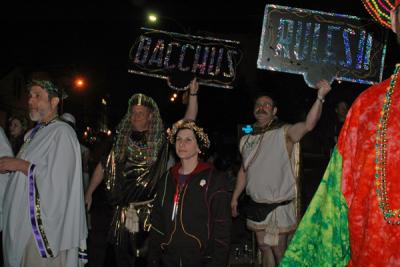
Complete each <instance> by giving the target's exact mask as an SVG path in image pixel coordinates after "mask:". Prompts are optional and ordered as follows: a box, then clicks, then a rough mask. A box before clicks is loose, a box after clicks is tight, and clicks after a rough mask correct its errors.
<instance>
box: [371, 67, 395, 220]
mask: <svg viewBox="0 0 400 267" xmlns="http://www.w3.org/2000/svg"><path fill="white" fill-rule="evenodd" d="M399 70H400V64H397V65H396V69H395V72H394V74H393V75H392V77H391V81H390V85H389V86H388V88H387V90H386V94H385V99H384V102H383V106H382V111H381V113H380V114H381V115H380V118H379V122H378V125H377V130H376V143H375V164H376V165H375V188H376V189H375V191H376V195H377V198H378V205H379V208H380V209H381V211H382V213H383V217H384V219H385V220H386V222H387V223H388V224H395V225H400V209H392V208H391V207H390V205H389V195H388V193H387V181H386V161H387V138H386V131H387V122H388V119H389V114H390V107H391V104H392V94H393V91H394V88H395V86H396V82H397V77H398V73H399Z"/></svg>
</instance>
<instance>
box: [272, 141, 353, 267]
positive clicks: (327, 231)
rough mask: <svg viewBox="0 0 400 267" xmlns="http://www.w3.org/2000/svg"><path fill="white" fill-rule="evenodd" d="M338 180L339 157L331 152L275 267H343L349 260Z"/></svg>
mask: <svg viewBox="0 0 400 267" xmlns="http://www.w3.org/2000/svg"><path fill="white" fill-rule="evenodd" d="M341 177H342V157H341V155H340V154H339V152H338V151H337V149H336V148H335V150H334V153H333V155H332V158H331V160H330V162H329V164H328V167H327V169H326V171H325V174H324V177H323V178H322V181H321V184H320V186H319V187H318V190H317V192H316V193H315V195H314V197H313V199H312V201H311V203H310V205H309V207H308V209H307V211H306V213H305V214H304V216H303V219H302V220H301V222H300V224H299V226H298V228H297V230H296V232H295V235H294V237H293V239H292V242H291V243H290V245H289V247H288V249H287V250H286V253H285V255H284V257H283V259H282V261H281V263H280V265H279V266H282V267H284V266H293V267H294V266H296V267H298V266H347V264H348V262H349V260H350V243H349V232H348V220H347V213H348V208H347V204H346V200H345V198H344V196H343V193H342V188H341Z"/></svg>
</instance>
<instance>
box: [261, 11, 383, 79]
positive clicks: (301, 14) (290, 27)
mask: <svg viewBox="0 0 400 267" xmlns="http://www.w3.org/2000/svg"><path fill="white" fill-rule="evenodd" d="M386 40H387V31H386V30H385V29H384V28H382V27H380V26H379V25H378V24H375V23H374V22H373V21H371V20H365V19H360V18H358V17H354V16H347V15H340V14H333V13H325V12H319V11H313V10H307V9H299V8H292V7H285V6H277V5H267V6H266V7H265V13H264V22H263V28H262V35H261V42H260V50H259V55H258V61H257V67H258V68H260V69H267V70H273V71H281V72H287V73H295V74H302V75H304V79H305V81H306V83H307V85H308V86H310V87H315V84H316V82H318V81H319V80H321V79H326V80H327V81H328V82H330V83H331V82H332V81H333V80H334V79H336V80H342V81H350V82H357V83H364V84H373V83H377V82H380V81H381V80H382V72H383V66H384V58H385V53H386Z"/></svg>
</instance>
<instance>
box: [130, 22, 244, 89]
mask: <svg viewBox="0 0 400 267" xmlns="http://www.w3.org/2000/svg"><path fill="white" fill-rule="evenodd" d="M141 30H142V31H143V32H142V33H141V35H140V36H139V37H138V38H137V39H136V41H135V43H134V44H133V45H132V47H131V49H130V51H129V68H128V72H129V73H135V74H141V75H146V76H152V77H157V78H161V79H166V80H167V81H169V75H170V73H173V72H183V73H185V72H186V73H188V72H190V73H191V74H193V75H194V76H195V77H196V78H197V80H198V82H199V84H205V85H208V86H214V87H222V88H227V89H232V88H233V82H234V81H235V78H236V68H237V66H238V64H239V62H240V59H241V56H242V54H241V51H240V49H239V42H236V41H231V40H222V39H217V38H212V37H201V36H193V35H184V34H179V33H173V32H166V31H160V30H153V29H147V28H142V29H141ZM174 89H176V88H174ZM182 89H183V88H182ZM177 90H179V88H178V89H177Z"/></svg>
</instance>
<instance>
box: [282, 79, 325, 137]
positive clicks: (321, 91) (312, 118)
mask: <svg viewBox="0 0 400 267" xmlns="http://www.w3.org/2000/svg"><path fill="white" fill-rule="evenodd" d="M317 88H318V95H317V98H316V99H315V102H314V104H313V105H312V107H311V109H310V111H309V112H308V114H307V118H306V120H305V121H302V122H298V123H296V124H294V125H292V126H291V127H290V128H289V129H288V132H287V134H288V138H289V140H290V141H292V142H293V143H297V142H299V141H300V140H301V138H303V136H304V135H305V134H306V133H308V132H309V131H311V130H312V129H314V127H315V125H316V124H317V122H318V120H319V118H320V117H321V112H322V106H323V103H324V102H325V96H326V95H327V94H328V93H329V91H330V90H331V86H330V85H329V83H328V82H327V81H325V80H321V81H319V82H318V83H317Z"/></svg>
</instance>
